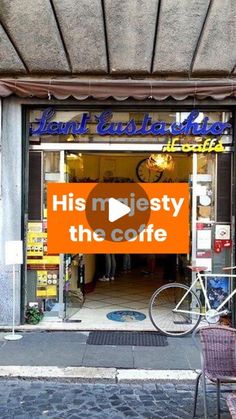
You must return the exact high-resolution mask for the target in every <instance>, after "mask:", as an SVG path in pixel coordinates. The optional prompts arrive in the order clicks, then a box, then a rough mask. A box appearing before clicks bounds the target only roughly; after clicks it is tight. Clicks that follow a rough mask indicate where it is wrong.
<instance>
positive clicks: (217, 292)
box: [206, 276, 229, 309]
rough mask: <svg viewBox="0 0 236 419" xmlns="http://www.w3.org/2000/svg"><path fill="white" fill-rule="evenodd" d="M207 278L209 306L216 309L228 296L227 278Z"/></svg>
mask: <svg viewBox="0 0 236 419" xmlns="http://www.w3.org/2000/svg"><path fill="white" fill-rule="evenodd" d="M206 278H207V296H208V299H209V302H210V306H211V308H213V309H217V307H219V305H220V304H221V303H222V302H223V301H224V300H225V299H226V298H227V296H228V294H229V278H227V277H224V276H222V277H218V276H215V277H214V276H211V277H206Z"/></svg>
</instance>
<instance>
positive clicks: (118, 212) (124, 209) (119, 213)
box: [108, 198, 131, 223]
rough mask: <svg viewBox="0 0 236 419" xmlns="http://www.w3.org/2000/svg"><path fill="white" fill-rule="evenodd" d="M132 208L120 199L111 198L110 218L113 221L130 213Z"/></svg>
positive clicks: (109, 206)
mask: <svg viewBox="0 0 236 419" xmlns="http://www.w3.org/2000/svg"><path fill="white" fill-rule="evenodd" d="M130 211H131V208H130V207H128V205H125V204H123V203H122V202H120V201H119V200H118V199H115V198H109V202H108V220H109V221H110V222H111V223H113V222H114V221H116V220H119V218H122V217H124V216H125V215H127V214H129V212H130Z"/></svg>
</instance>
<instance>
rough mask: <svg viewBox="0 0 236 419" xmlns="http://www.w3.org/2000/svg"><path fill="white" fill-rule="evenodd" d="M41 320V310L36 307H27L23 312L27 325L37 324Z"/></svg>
mask: <svg viewBox="0 0 236 419" xmlns="http://www.w3.org/2000/svg"><path fill="white" fill-rule="evenodd" d="M42 318H43V310H42V309H41V308H40V307H39V306H38V305H33V306H31V305H28V306H27V307H26V311H25V321H26V323H28V324H38V323H39V322H40V320H42Z"/></svg>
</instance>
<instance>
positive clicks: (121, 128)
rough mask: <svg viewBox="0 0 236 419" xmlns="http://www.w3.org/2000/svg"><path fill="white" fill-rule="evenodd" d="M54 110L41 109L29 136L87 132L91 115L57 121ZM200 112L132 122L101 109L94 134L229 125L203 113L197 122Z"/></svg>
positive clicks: (184, 131) (201, 130) (206, 130)
mask: <svg viewBox="0 0 236 419" xmlns="http://www.w3.org/2000/svg"><path fill="white" fill-rule="evenodd" d="M55 112H56V111H55V110H54V109H53V108H47V109H45V111H44V112H43V114H42V116H41V118H37V119H36V123H37V124H38V126H37V127H36V128H30V135H37V136H39V135H61V134H63V135H70V134H73V135H83V134H88V133H89V128H88V124H89V122H91V121H90V118H91V116H90V114H89V113H88V112H84V113H82V114H81V118H80V121H67V122H57V121H52V119H53V117H54V116H55ZM199 113H200V112H199V111H198V110H197V109H194V110H192V111H191V112H190V113H189V115H188V116H187V117H186V119H185V120H184V121H183V122H173V123H172V124H170V125H169V124H167V123H166V122H165V121H154V120H153V119H152V117H151V116H150V115H149V114H148V113H145V114H144V116H143V119H142V121H141V123H140V122H139V123H138V124H137V123H136V122H135V119H134V118H131V119H130V120H129V121H127V122H119V121H118V122H117V121H112V116H113V113H112V111H104V112H101V113H100V114H98V115H96V116H95V121H96V134H98V135H101V136H104V135H109V136H112V135H118V136H121V135H126V136H138V135H145V136H146V135H154V136H158V135H160V136H161V135H174V136H178V135H196V136H206V135H214V136H216V135H222V134H223V133H224V131H225V130H226V129H229V128H231V124H230V123H229V122H221V121H215V122H212V123H211V122H209V118H208V117H207V116H206V117H204V118H203V120H202V121H201V122H200V123H199V122H196V120H197V118H198V116H199Z"/></svg>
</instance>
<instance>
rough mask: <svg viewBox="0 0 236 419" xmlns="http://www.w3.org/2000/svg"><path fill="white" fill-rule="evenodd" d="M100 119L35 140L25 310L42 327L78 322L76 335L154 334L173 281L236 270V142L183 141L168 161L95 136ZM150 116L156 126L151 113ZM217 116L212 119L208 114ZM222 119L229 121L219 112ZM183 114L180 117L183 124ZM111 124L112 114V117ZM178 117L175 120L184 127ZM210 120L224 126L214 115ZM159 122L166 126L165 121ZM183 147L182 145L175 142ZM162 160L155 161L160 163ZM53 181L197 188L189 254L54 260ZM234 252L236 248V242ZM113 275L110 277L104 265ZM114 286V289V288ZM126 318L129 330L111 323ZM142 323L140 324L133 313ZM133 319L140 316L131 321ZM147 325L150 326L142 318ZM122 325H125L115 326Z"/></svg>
mask: <svg viewBox="0 0 236 419" xmlns="http://www.w3.org/2000/svg"><path fill="white" fill-rule="evenodd" d="M96 114H97V112H94V111H91V112H90V120H91V122H90V123H89V124H88V125H89V128H88V133H87V134H86V135H85V136H81V135H79V134H73V135H72V134H71V135H69V134H65V135H54V134H51V135H40V136H38V137H37V136H31V137H30V151H29V170H28V178H29V181H27V183H28V194H27V199H26V201H27V202H26V205H25V207H26V209H27V210H28V212H27V211H26V212H27V214H26V229H27V255H26V259H27V265H26V269H25V279H24V289H23V295H24V305H27V304H29V303H32V304H39V305H41V306H42V308H43V310H44V319H43V322H45V323H48V322H52V321H56V322H58V321H63V320H67V321H68V322H78V323H79V325H78V328H79V329H84V330H89V329H94V328H95V329H102V328H104V329H105V328H106V329H121V330H122V329H125V330H127V329H130V330H132V329H133V330H149V329H151V330H153V326H152V324H151V322H150V321H149V318H148V301H149V299H150V297H151V295H152V293H153V291H154V290H155V289H156V288H158V287H159V286H160V285H161V284H164V283H166V282H167V281H173V280H175V278H176V279H178V281H180V282H184V281H187V280H190V281H191V278H190V277H189V275H190V273H189V271H188V270H187V269H186V266H187V265H188V264H198V265H201V266H202V265H204V266H206V267H207V268H208V270H209V271H212V272H216V273H220V272H221V270H222V267H223V266H226V265H231V266H232V265H233V251H232V245H231V244H230V243H229V246H228V247H224V243H223V242H222V240H220V239H218V236H219V230H220V227H221V226H223V227H226V229H225V231H227V232H228V233H227V234H228V235H229V236H230V240H229V242H230V241H231V240H232V241H233V240H234V225H233V219H234V218H233V217H234V214H233V211H232V205H231V196H232V167H233V165H232V160H233V158H232V157H233V152H232V151H233V150H232V147H231V145H230V144H231V140H232V138H231V136H230V135H225V136H222V141H224V144H226V145H227V144H229V145H228V146H226V147H225V150H224V152H223V153H207V152H205V153H200V152H199V153H192V152H183V148H182V145H183V144H184V143H185V141H187V142H190V143H191V142H192V141H193V142H194V141H195V142H196V143H198V141H199V138H198V137H196V138H193V137H191V138H188V139H186V138H179V140H178V141H179V144H180V145H181V147H180V146H179V147H177V149H178V150H175V152H174V153H169V155H168V154H166V153H165V152H163V146H166V144H167V143H168V141H169V139H168V138H163V143H161V141H162V139H161V138H159V140H158V141H157V139H156V138H154V137H153V136H149V137H148V138H146V137H145V138H143V137H142V135H139V134H137V133H136V134H137V135H136V136H135V138H131V139H130V138H125V136H124V137H123V138H122V139H121V138H120V137H119V138H118V136H117V135H115V136H114V137H109V138H107V137H106V138H105V139H104V138H103V137H100V136H98V135H97V133H96V129H95V127H96ZM40 115H41V112H39V111H38V110H35V111H32V112H31V116H30V117H31V124H32V127H34V126H35V125H36V126H37V124H38V123H37V122H35V121H37V120H38V117H39V116H40ZM150 115H152V116H153V118H154V117H155V113H154V112H150ZM209 115H210V114H209ZM220 115H222V118H223V119H225V118H226V114H224V113H220ZM134 116H135V118H137V120H139V121H141V120H142V118H143V113H142V112H141V113H139V112H135V113H134V114H133V113H132V112H124V113H122V112H115V113H114V115H113V118H114V120H117V121H120V120H121V119H122V120H123V119H124V120H129V119H130V118H131V117H134ZM156 116H158V118H159V119H160V118H164V119H168V118H171V121H172V120H173V121H177V120H179V119H178V118H179V117H180V116H181V115H180V113H179V112H177V113H175V112H172V113H165V112H163V115H162V113H160V115H159V114H158V115H156ZM184 116H185V115H184V113H183V117H184ZM110 117H111V115H110ZM177 117H178V118H177ZM55 118H57V119H56V120H59V121H62V120H63V121H64V120H65V121H69V122H70V124H71V126H72V125H73V124H74V125H73V126H75V125H76V123H77V121H80V118H81V113H80V112H78V111H77V110H73V111H71V110H68V111H66V112H64V111H60V110H59V111H58V112H57V113H56V114H55ZM211 118H212V119H213V120H215V118H216V119H218V118H219V116H218V114H216V113H214V112H212V113H211ZM160 120H161V119H160ZM175 144H176V143H175ZM153 153H154V160H155V159H157V160H158V158H160V156H161V160H163V159H164V160H166V161H167V162H168V163H170V164H169V166H168V165H167V167H164V168H162V170H159V171H156V170H152V168H150V164H147V163H150V158H151V156H152V154H153ZM157 156H158V157H157ZM49 182H50V183H51V182H112V183H114V187H115V184H116V183H117V182H119V183H120V182H121V183H122V182H153V183H154V184H155V183H160V182H161V183H163V184H165V183H170V182H186V183H188V185H189V189H190V202H189V204H190V207H191V211H190V219H189V226H190V248H189V253H188V254H184V255H150V254H149V255H148V254H146V253H145V249H144V251H143V254H139V255H116V256H115V265H116V266H115V269H114V270H113V272H112V264H113V267H114V258H113V257H112V256H111V255H102V254H99V255H86V254H60V255H59V254H55V255H49V254H48V253H47V194H46V192H47V183H49ZM231 243H232V242H231ZM108 263H110V265H111V268H110V271H109V273H108V267H107V264H108ZM113 277H114V280H113ZM114 311H118V312H119V311H122V312H125V314H124V316H125V321H124V322H120V321H117V318H116V319H114V318H112V316H110V313H112V312H114ZM132 311H133V312H138V313H139V314H141V317H142V315H143V316H144V317H143V318H142V319H141V320H140V319H136V318H135V315H134V314H132V313H131V314H130V312H132ZM132 316H134V317H132ZM145 316H146V317H145ZM118 320H119V319H118Z"/></svg>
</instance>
